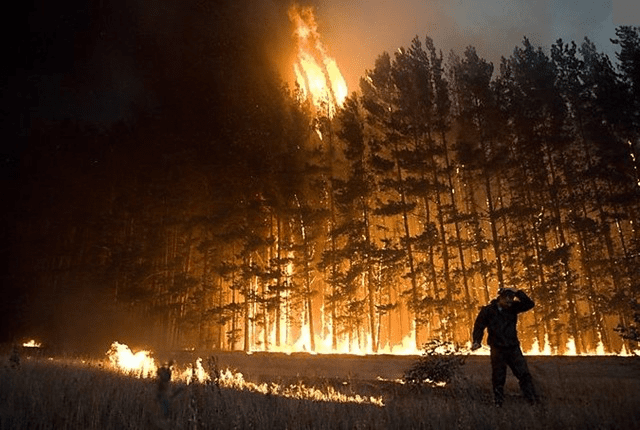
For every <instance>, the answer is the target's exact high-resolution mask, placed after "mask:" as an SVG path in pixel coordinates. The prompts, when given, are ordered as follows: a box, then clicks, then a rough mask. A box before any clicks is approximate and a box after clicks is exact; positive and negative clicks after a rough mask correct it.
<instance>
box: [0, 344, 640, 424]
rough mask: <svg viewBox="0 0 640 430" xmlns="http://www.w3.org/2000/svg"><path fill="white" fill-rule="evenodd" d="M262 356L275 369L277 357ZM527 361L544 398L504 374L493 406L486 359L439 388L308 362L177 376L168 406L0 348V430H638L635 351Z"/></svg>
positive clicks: (120, 385)
mask: <svg viewBox="0 0 640 430" xmlns="http://www.w3.org/2000/svg"><path fill="white" fill-rule="evenodd" d="M250 359H251V358H249V360H250ZM254 359H257V360H258V361H259V358H256V357H254ZM350 359H353V358H350ZM269 360H272V364H273V365H275V366H277V360H274V358H273V357H272V358H269ZM290 360H291V359H290ZM298 360H299V368H300V369H303V368H304V367H305V366H307V365H308V361H305V359H304V358H303V357H299V358H298ZM314 360H325V361H326V360H340V358H339V357H335V356H333V357H327V358H324V359H322V358H314ZM362 360H368V359H367V358H363V359H362ZM384 360H385V357H381V358H380V359H379V360H377V361H376V366H378V367H379V368H382V367H383V366H384ZM392 361H393V359H389V362H392ZM529 362H530V367H531V369H532V373H533V374H534V376H535V377H536V381H537V385H538V387H539V390H540V392H541V394H542V395H543V402H542V404H541V405H539V406H530V405H529V404H527V403H526V402H525V401H523V400H522V399H521V398H520V396H519V393H518V388H517V383H516V381H515V380H514V379H513V377H511V376H510V377H509V379H508V382H507V387H506V392H507V399H506V401H505V405H504V407H503V408H502V409H496V408H494V407H493V405H492V402H491V395H490V390H489V387H488V385H489V375H488V362H487V358H486V357H471V360H469V363H467V365H466V366H465V368H464V371H463V372H462V373H461V374H460V375H458V377H457V378H456V379H455V380H454V381H453V382H452V383H451V384H449V385H448V386H447V387H444V388H426V387H425V388H422V389H417V390H416V389H414V388H411V387H409V386H407V385H402V384H400V383H398V382H396V381H395V380H375V379H370V378H357V377H349V378H342V377H333V376H332V377H321V376H318V375H313V374H311V373H312V372H311V371H310V370H309V368H307V372H306V373H307V374H308V375H309V376H301V374H300V373H299V372H298V374H297V375H296V376H289V375H288V373H289V374H290V373H291V369H290V368H289V369H288V370H289V372H288V373H287V372H281V373H282V374H281V375H280V376H274V377H273V378H271V381H266V378H267V375H265V374H264V373H263V374H261V376H260V379H261V381H258V380H257V379H256V380H255V381H254V382H256V384H253V383H249V382H247V381H245V382H246V383H245V384H244V385H243V384H241V383H240V384H239V383H236V384H235V385H234V388H228V387H225V384H224V383H222V382H220V383H218V384H216V383H215V382H213V383H209V384H199V383H194V384H191V385H186V384H179V383H175V382H173V383H171V386H170V388H169V394H168V396H167V398H168V403H169V409H168V414H166V415H165V413H164V412H163V409H162V407H161V403H160V401H159V396H158V384H157V382H156V381H155V380H152V379H146V380H145V379H137V378H133V377H129V376H125V375H121V374H117V373H114V372H112V371H109V370H107V369H105V368H103V367H101V366H100V365H98V364H96V363H93V364H88V363H82V362H80V361H78V360H66V361H65V360H47V359H46V358H39V359H36V358H32V359H27V358H23V359H22V360H21V363H20V367H19V368H13V367H12V366H11V365H10V361H9V356H8V355H7V356H1V357H0V363H1V365H0V381H1V384H0V429H2V430H5V429H154V428H159V429H185V430H186V429H198V428H205V429H206V428H216V429H245V428H247V429H466V428H469V429H489V428H491V429H496V428H497V429H500V428H505V429H507V428H509V429H511V428H514V429H515V428H517V429H637V428H640V389H639V388H640V384H639V382H640V363H639V362H638V359H634V358H627V359H621V358H609V359H597V358H593V359H590V358H581V359H575V360H571V359H563V358H530V360H529ZM395 365H397V364H395ZM363 367H364V366H363ZM397 370H398V369H393V371H389V373H390V374H393V373H395V372H397ZM261 371H262V372H264V371H265V370H264V368H263V369H262V370H261ZM283 375H284V376H283ZM214 379H215V378H214ZM247 379H248V377H247ZM236 382H237V381H236ZM258 382H260V383H262V385H260V384H258ZM229 386H230V385H229ZM258 387H260V388H258ZM265 387H271V388H268V389H266V390H265V389H264V388H265ZM314 393H315V394H314ZM318 393H324V395H325V397H324V399H323V400H318V399H322V398H323V396H319V395H318ZM356 396H360V397H356ZM371 396H372V397H374V398H379V399H382V401H383V403H384V406H377V405H375V404H371V403H364V404H363V403H355V402H354V401H353V399H357V398H370V397H371ZM331 399H333V400H331ZM345 399H351V400H349V401H347V402H344V400H345Z"/></svg>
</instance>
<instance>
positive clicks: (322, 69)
mask: <svg viewBox="0 0 640 430" xmlns="http://www.w3.org/2000/svg"><path fill="white" fill-rule="evenodd" d="M289 19H290V20H291V22H292V23H293V24H294V26H295V35H296V37H297V48H298V58H297V62H296V63H295V64H294V66H293V71H294V73H295V76H296V82H297V83H298V85H299V86H300V90H301V91H302V95H303V96H304V97H307V98H309V99H310V100H311V102H312V103H313V105H314V106H315V108H316V109H318V110H319V111H321V112H323V113H326V114H327V115H329V116H333V115H334V114H335V111H336V108H337V107H339V106H342V104H343V103H344V100H345V98H346V97H347V91H348V90H347V83H346V81H345V79H344V77H343V76H342V73H341V72H340V69H339V68H338V64H337V63H336V61H335V60H334V59H333V58H332V57H330V56H329V55H328V53H327V49H326V47H325V46H324V44H323V43H322V41H321V40H320V34H319V33H318V30H317V28H318V26H317V24H316V20H315V17H314V15H313V9H312V8H310V7H300V6H297V5H294V6H292V7H291V8H290V9H289Z"/></svg>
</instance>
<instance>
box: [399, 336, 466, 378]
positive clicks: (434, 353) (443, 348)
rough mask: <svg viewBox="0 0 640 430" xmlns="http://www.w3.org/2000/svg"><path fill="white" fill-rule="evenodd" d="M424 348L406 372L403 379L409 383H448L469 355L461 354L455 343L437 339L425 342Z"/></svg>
mask: <svg viewBox="0 0 640 430" xmlns="http://www.w3.org/2000/svg"><path fill="white" fill-rule="evenodd" d="M422 348H423V350H424V352H423V353H422V356H421V357H420V358H419V359H418V361H417V362H416V363H414V364H413V366H411V368H410V369H408V370H406V371H405V372H404V375H403V378H402V379H403V380H404V382H405V383H407V384H411V385H422V384H428V385H432V386H437V385H444V384H448V383H450V382H452V381H453V380H454V379H455V378H456V376H457V375H458V373H459V371H460V368H461V367H462V366H463V365H464V364H465V362H466V359H467V355H468V354H461V350H460V348H459V347H458V346H457V345H456V344H455V343H452V342H444V341H441V340H437V339H434V340H431V341H429V342H427V343H425V344H424V346H423V347H422Z"/></svg>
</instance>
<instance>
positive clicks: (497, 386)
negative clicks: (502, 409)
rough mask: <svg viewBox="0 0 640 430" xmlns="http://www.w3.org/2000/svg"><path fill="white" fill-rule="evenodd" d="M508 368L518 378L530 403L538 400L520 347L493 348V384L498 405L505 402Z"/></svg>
mask: <svg viewBox="0 0 640 430" xmlns="http://www.w3.org/2000/svg"><path fill="white" fill-rule="evenodd" d="M507 366H509V367H510V368H511V371H512V372H513V374H514V375H515V377H516V378H518V382H519V383H520V389H521V390H522V394H524V396H525V397H526V398H527V400H529V401H530V402H535V401H536V400H537V396H536V392H535V388H534V386H533V380H532V378H531V373H529V367H528V366H527V361H526V360H525V358H524V355H522V350H521V349H520V346H513V347H506V348H499V347H494V346H492V347H491V382H492V383H493V395H494V399H495V402H496V405H498V406H500V405H502V402H503V400H504V384H505V382H506V380H507Z"/></svg>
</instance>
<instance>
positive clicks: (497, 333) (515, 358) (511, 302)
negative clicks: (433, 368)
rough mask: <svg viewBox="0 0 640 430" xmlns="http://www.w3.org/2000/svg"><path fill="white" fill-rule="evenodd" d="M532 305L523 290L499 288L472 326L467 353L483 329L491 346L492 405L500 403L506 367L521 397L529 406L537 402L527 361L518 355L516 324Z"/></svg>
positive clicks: (519, 350) (480, 336)
mask: <svg viewBox="0 0 640 430" xmlns="http://www.w3.org/2000/svg"><path fill="white" fill-rule="evenodd" d="M534 306H535V304H534V303H533V300H531V299H530V298H529V296H527V295H526V294H525V293H524V292H523V291H521V290H516V289H513V288H500V290H498V297H497V298H496V299H494V300H492V301H491V303H489V304H488V305H486V306H483V307H482V309H481V310H480V313H479V314H478V317H477V318H476V322H475V324H474V326H473V345H472V346H471V350H472V351H475V350H476V349H478V348H480V346H481V343H482V337H483V336H484V329H485V328H486V329H487V332H488V338H487V343H488V344H489V346H490V347H491V382H492V384H493V395H494V400H495V404H496V406H498V407H500V406H502V402H503V401H504V383H505V381H506V379H507V366H509V367H510V368H511V371H512V372H513V374H514V375H515V376H516V378H518V381H519V383H520V389H521V390H522V394H524V396H525V397H526V398H527V400H529V401H530V402H531V403H535V402H536V401H537V395H536V392H535V388H534V386H533V380H532V379H531V373H529V368H528V366H527V361H526V360H525V358H524V355H522V350H521V349H520V341H519V340H518V332H517V329H516V324H517V323H518V314H519V313H521V312H526V311H528V310H529V309H531V308H533V307H534Z"/></svg>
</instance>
